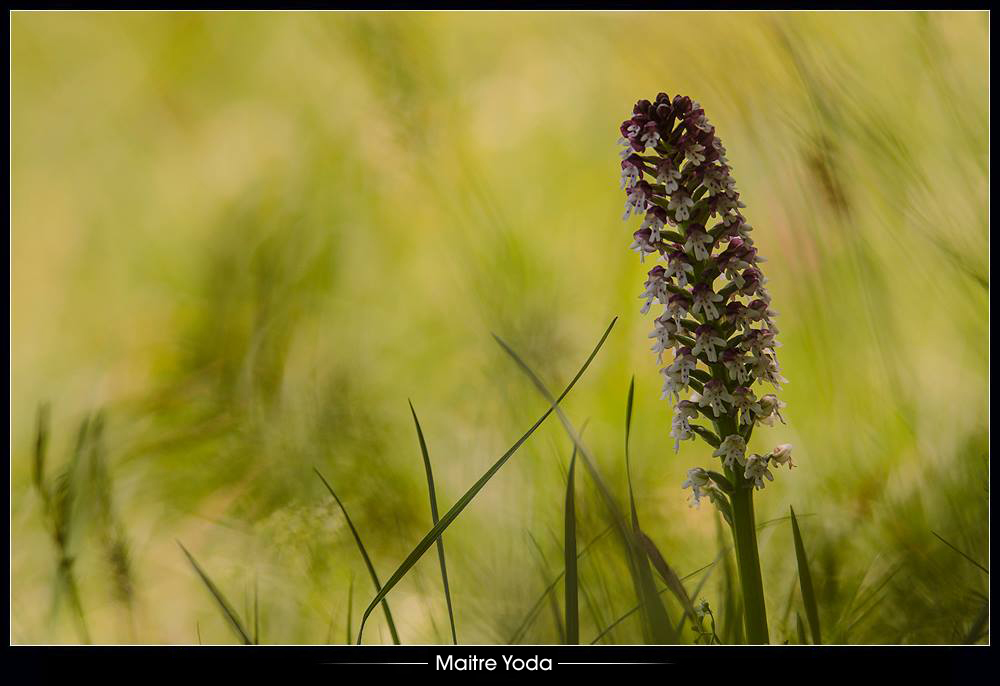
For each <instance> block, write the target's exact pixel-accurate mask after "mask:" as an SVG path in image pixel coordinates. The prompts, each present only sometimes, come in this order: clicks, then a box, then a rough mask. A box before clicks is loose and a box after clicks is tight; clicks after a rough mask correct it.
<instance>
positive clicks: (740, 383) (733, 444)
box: [619, 93, 792, 504]
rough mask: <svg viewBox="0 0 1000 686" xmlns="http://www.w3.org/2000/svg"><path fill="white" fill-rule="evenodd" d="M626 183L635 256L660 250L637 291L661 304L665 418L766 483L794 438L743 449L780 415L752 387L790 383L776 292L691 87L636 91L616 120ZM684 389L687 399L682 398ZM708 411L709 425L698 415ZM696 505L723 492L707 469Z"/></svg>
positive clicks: (694, 483)
mask: <svg viewBox="0 0 1000 686" xmlns="http://www.w3.org/2000/svg"><path fill="white" fill-rule="evenodd" d="M619 143H620V144H621V145H622V151H621V158H622V160H621V169H622V177H621V185H622V188H623V189H624V190H625V196H626V200H625V216H624V218H625V219H628V218H629V217H630V216H642V223H641V225H640V226H639V229H638V230H637V231H635V233H633V234H632V239H633V240H632V244H631V246H630V248H631V249H632V250H633V251H635V252H637V253H638V254H639V259H640V261H643V262H645V261H646V258H651V259H658V260H659V262H660V263H658V264H656V265H655V266H653V267H652V269H650V270H649V273H648V275H647V276H648V278H647V280H646V283H645V290H644V291H643V292H642V293H641V294H640V296H639V297H640V298H642V299H643V301H644V303H643V306H642V310H641V311H642V312H643V313H644V314H645V313H646V312H648V311H649V309H650V308H651V307H652V306H653V304H654V303H656V304H659V305H662V306H663V311H662V313H661V314H660V315H659V316H658V317H657V318H656V319H655V320H654V322H653V324H654V329H653V331H652V333H650V334H649V337H650V338H652V339H653V340H654V343H653V352H654V353H656V354H657V360H658V361H659V362H660V363H661V364H662V362H663V354H664V352H666V351H668V350H670V351H672V353H673V359H672V361H671V362H670V363H669V364H667V365H666V366H665V367H663V369H661V374H662V375H663V397H664V398H669V399H671V400H673V401H674V403H675V414H674V419H673V422H672V427H671V435H672V437H673V438H674V443H675V450H676V449H679V446H680V442H681V441H686V440H690V439H693V438H694V437H695V436H696V435H697V436H700V437H702V438H703V439H704V440H706V441H707V442H708V443H710V444H711V445H712V447H713V448H715V452H714V453H713V455H714V456H717V457H719V458H721V460H722V464H723V466H724V467H725V469H726V470H727V473H730V474H731V475H736V474H738V475H741V476H742V477H743V481H742V482H741V483H742V484H743V485H744V486H748V485H751V484H752V485H753V486H754V487H756V488H763V487H764V479H768V480H772V479H773V475H772V474H771V472H770V470H769V469H768V467H769V466H780V465H783V464H788V465H789V466H790V467H791V466H792V462H791V452H790V451H791V446H787V445H783V446H779V447H778V448H775V449H774V451H773V452H771V453H769V454H767V455H749V456H748V455H747V454H746V446H747V442H748V441H749V439H750V434H751V433H752V431H753V428H754V426H755V424H757V423H761V424H766V425H771V424H773V422H774V420H775V419H778V420H780V421H784V419H783V418H782V417H781V412H780V411H781V408H782V407H783V406H784V404H783V403H782V402H781V401H779V400H778V398H777V397H776V396H775V395H774V394H773V393H768V394H764V395H761V396H758V395H757V394H756V393H755V392H754V390H752V389H753V386H754V384H755V383H757V382H764V383H769V384H771V385H773V386H774V388H775V389H778V388H779V385H780V384H782V383H784V382H785V379H784V378H783V377H782V376H781V371H780V368H779V367H778V361H777V355H776V354H775V348H776V347H778V343H777V341H776V340H775V337H776V335H777V333H778V329H777V327H776V326H775V324H774V317H775V314H776V313H775V312H774V311H773V310H771V296H770V295H769V293H768V291H767V287H766V284H767V279H766V278H764V274H763V272H762V271H761V268H760V265H761V263H762V262H764V259H763V258H762V257H761V256H760V255H759V254H758V253H757V248H756V247H754V242H753V239H752V238H751V236H750V234H751V231H752V227H751V226H750V225H749V224H748V223H747V221H746V219H745V218H744V216H743V214H742V212H741V211H740V210H741V209H742V208H743V207H745V206H744V204H743V203H742V202H741V201H740V194H739V192H738V191H737V190H736V184H735V182H734V181H733V177H732V174H731V168H730V166H729V160H728V159H727V158H726V149H725V147H724V146H723V145H722V141H721V140H719V138H718V136H716V135H715V127H713V126H712V124H711V123H710V122H709V120H708V118H707V117H706V116H705V111H704V110H703V109H702V108H701V106H700V105H699V104H698V103H697V102H695V101H693V100H691V99H690V98H688V97H686V96H680V95H678V96H676V97H674V98H672V99H671V98H670V97H669V96H668V95H667V94H666V93H660V94H659V95H657V96H656V100H654V101H652V102H650V101H649V100H640V101H639V102H637V103H636V104H635V107H634V108H633V110H632V116H631V117H630V118H629V119H627V120H626V121H624V122H622V125H621V138H620V139H619ZM688 393H690V394H691V395H690V396H689V397H688V398H687V399H681V396H682V395H684V394H688ZM699 418H704V419H706V420H708V421H709V422H710V423H711V424H712V425H713V427H714V431H712V430H710V429H709V428H708V427H707V426H702V425H698V424H696V423H694V420H696V419H699ZM684 486H685V488H687V487H690V488H692V489H693V493H694V496H693V500H694V502H695V504H697V502H698V501H699V500H700V498H701V497H702V496H703V495H709V496H712V498H713V500H714V499H715V497H720V496H719V492H718V486H717V485H716V484H715V482H714V481H713V479H712V477H711V476H709V473H708V472H705V470H700V469H698V468H695V469H693V470H691V471H690V472H689V474H688V480H687V481H686V482H685V484H684Z"/></svg>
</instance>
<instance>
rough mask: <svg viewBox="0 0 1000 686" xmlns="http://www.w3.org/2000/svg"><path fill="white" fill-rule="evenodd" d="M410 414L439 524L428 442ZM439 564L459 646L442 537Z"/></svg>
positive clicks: (434, 518)
mask: <svg viewBox="0 0 1000 686" xmlns="http://www.w3.org/2000/svg"><path fill="white" fill-rule="evenodd" d="M410 413H411V414H412V415H413V424H414V425H415V426H416V427H417V439H418V440H419V441H420V454H421V455H423V458H424V471H425V472H426V473H427V493H428V495H429V496H430V500H431V523H433V524H437V523H438V519H439V518H438V506H437V495H435V493H434V472H433V471H432V470H431V456H430V454H428V452H427V442H426V441H425V440H424V432H423V429H421V428H420V420H419V419H417V411H416V410H415V409H413V403H412V402H411V403H410ZM437 551H438V562H439V563H440V565H441V582H442V583H443V584H444V599H445V602H446V603H447V604H448V622H449V623H450V624H451V642H452V643H453V644H455V645H458V632H457V631H456V630H455V612H454V610H453V609H452V605H451V588H450V587H449V586H448V565H447V564H446V563H445V557H444V541H443V540H442V537H441V536H438V538H437Z"/></svg>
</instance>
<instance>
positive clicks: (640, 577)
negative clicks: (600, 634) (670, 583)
mask: <svg viewBox="0 0 1000 686" xmlns="http://www.w3.org/2000/svg"><path fill="white" fill-rule="evenodd" d="M493 338H495V339H496V341H497V343H498V344H499V345H500V347H502V348H503V349H504V351H505V352H506V353H507V354H508V355H510V357H511V359H513V360H514V362H515V363H516V364H517V366H518V367H519V368H520V369H521V371H522V372H524V374H525V375H526V376H527V377H528V378H529V379H530V380H531V382H532V384H534V386H535V388H536V389H538V392H539V393H541V394H542V396H543V397H544V398H546V399H547V400H548V401H549V402H550V403H552V405H553V407H554V408H555V411H556V416H557V417H558V418H559V421H560V422H561V423H562V425H563V428H564V429H565V430H566V433H567V434H568V435H569V437H570V439H571V440H572V441H573V443H574V445H576V446H577V448H578V449H579V452H580V456H581V457H582V458H583V464H584V466H585V467H586V468H587V472H588V473H589V474H590V477H591V479H592V480H593V482H594V485H595V486H597V490H598V493H600V495H601V498H602V500H603V501H604V505H605V507H606V508H607V510H608V513H609V514H610V515H611V518H612V521H613V523H614V524H615V525H616V528H617V530H618V533H619V535H620V536H621V539H622V542H623V545H624V547H625V556H626V559H627V561H628V565H629V574H630V575H631V577H632V583H633V586H634V587H635V591H636V595H637V596H638V598H639V603H640V606H641V607H642V608H643V627H644V630H645V633H646V635H647V639H648V640H650V641H652V642H653V643H657V644H668V643H672V642H674V640H675V639H676V636H674V634H673V626H672V625H671V622H670V617H669V616H668V615H667V611H666V608H665V607H664V606H663V602H662V601H661V600H660V597H659V594H658V593H657V592H656V586H655V584H654V583H653V577H652V573H651V572H650V570H649V564H648V562H647V560H646V556H645V554H644V553H643V551H642V548H641V546H640V544H639V542H638V539H637V537H636V536H635V534H634V532H633V530H632V528H630V527H629V525H628V523H627V522H626V520H625V517H624V515H623V514H622V512H621V510H620V509H619V507H618V503H617V502H616V501H615V498H614V496H613V495H612V493H611V489H609V488H608V486H607V484H606V483H605V482H604V479H603V478H602V477H601V473H600V471H598V469H597V462H596V461H595V460H594V458H593V457H592V456H591V454H590V451H589V450H588V449H587V447H586V446H585V445H584V444H583V442H582V441H581V439H580V435H579V433H578V432H577V431H576V430H574V428H573V425H572V424H571V423H570V421H569V419H567V417H566V413H565V412H563V411H562V408H560V407H559V406H558V404H556V403H555V402H553V401H554V399H553V397H552V393H551V392H550V391H549V389H548V388H547V387H546V386H545V384H544V383H542V380H541V379H539V378H538V375H537V374H535V372H534V371H533V370H532V369H531V367H529V366H528V365H527V363H525V362H524V360H522V359H521V357H520V356H519V355H518V354H517V353H516V352H514V350H513V349H512V348H511V347H510V346H509V345H507V343H506V342H504V340H503V339H501V338H500V337H499V336H497V335H495V334H494V336H493ZM626 419H628V417H626ZM633 513H634V511H633Z"/></svg>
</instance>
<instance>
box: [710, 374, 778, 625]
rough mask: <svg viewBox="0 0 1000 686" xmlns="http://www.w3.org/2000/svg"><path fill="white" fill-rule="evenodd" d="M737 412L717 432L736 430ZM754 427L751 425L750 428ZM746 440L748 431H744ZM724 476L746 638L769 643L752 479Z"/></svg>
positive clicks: (736, 474) (723, 419)
mask: <svg viewBox="0 0 1000 686" xmlns="http://www.w3.org/2000/svg"><path fill="white" fill-rule="evenodd" d="M712 371H713V373H714V374H715V377H716V378H718V379H720V380H721V379H723V378H724V370H723V368H722V366H721V365H714V366H713V367H712ZM738 422H739V418H738V416H723V417H720V418H719V419H718V420H716V421H715V426H716V429H717V430H718V431H719V435H720V436H729V435H731V434H735V433H737V431H738V429H737V427H738V426H739V424H738ZM752 428H753V427H752V426H751V429H752ZM743 436H744V438H745V439H746V440H747V442H749V440H750V432H749V431H748V432H747V433H746V434H744V435H743ZM725 471H726V476H727V477H728V479H729V481H730V483H731V484H732V486H733V492H732V493H730V494H729V500H730V504H731V506H732V519H733V522H732V524H733V525H732V529H733V543H734V544H735V546H736V566H737V569H739V575H740V586H741V587H742V589H743V612H744V616H743V619H744V624H745V626H746V635H747V642H748V643H753V644H765V643H770V639H769V637H768V632H767V609H766V608H765V607H764V582H763V580H762V579H761V574H760V554H759V553H758V551H757V518H756V516H755V515H754V511H753V490H754V489H753V483H752V482H751V481H750V480H749V479H747V478H746V477H744V476H743V473H742V471H741V470H739V469H736V470H733V469H729V468H728V467H727V468H726V470H725Z"/></svg>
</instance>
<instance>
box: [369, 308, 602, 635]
mask: <svg viewBox="0 0 1000 686" xmlns="http://www.w3.org/2000/svg"><path fill="white" fill-rule="evenodd" d="M616 321H618V317H615V318H614V319H612V320H611V324H609V325H608V328H607V329H606V330H605V331H604V335H603V336H601V339H600V340H599V341H598V342H597V345H596V346H594V350H593V351H592V352H591V353H590V356H589V357H588V358H587V359H586V361H585V362H584V363H583V366H582V367H580V371H578V372H577V373H576V376H574V377H573V379H572V380H571V381H570V382H569V385H568V386H566V388H565V389H564V390H563V392H562V393H561V394H560V395H559V397H558V398H557V399H556V400H555V402H553V403H552V404H551V405H550V407H549V409H547V410H546V411H545V413H544V414H543V415H542V416H541V417H539V418H538V421H536V422H535V423H534V424H533V425H532V426H531V428H530V429H528V430H527V431H526V432H525V433H524V435H522V436H521V437H520V438H519V439H517V441H516V442H515V443H514V445H512V446H511V447H510V449H509V450H508V451H507V452H506V453H504V454H503V455H502V456H501V457H500V459H499V460H497V461H496V462H495V463H494V464H493V466H492V467H490V468H489V469H488V470H487V471H486V473H485V474H483V476H482V477H480V479H479V481H477V482H476V483H475V484H473V486H472V488H470V489H469V490H468V491H466V492H465V495H463V496H462V497H461V498H459V499H458V502H456V503H455V504H454V505H453V506H452V507H451V509H450V510H448V511H447V512H446V513H445V514H444V516H443V517H441V519H440V520H439V521H438V523H437V524H435V525H434V526H433V527H432V528H431V530H430V531H428V532H427V534H426V535H425V536H424V537H423V539H421V541H420V542H419V543H418V544H417V546H416V547H415V548H414V549H413V551H412V552H411V553H410V554H409V555H407V556H406V559H405V560H403V562H402V564H400V565H399V567H398V568H397V569H396V571H395V572H393V573H392V576H390V577H389V580H388V581H386V582H385V586H383V587H382V590H380V591H379V592H378V594H377V595H376V596H375V598H373V599H372V601H371V603H369V604H368V607H367V608H366V609H365V612H364V614H363V615H362V617H361V626H360V627H358V640H357V642H358V643H359V644H360V643H361V637H362V635H363V633H364V628H365V622H367V621H368V617H369V615H371V613H372V610H373V609H374V608H375V606H376V605H378V603H379V602H380V601H381V600H382V599H383V598H385V596H386V595H387V594H388V593H389V591H391V590H392V589H393V588H395V586H396V584H398V583H399V581H400V580H401V579H402V578H403V577H404V576H406V574H407V572H409V571H410V569H412V568H413V565H415V564H416V563H417V561H418V560H419V559H420V558H421V557H423V554H424V553H425V552H427V549H428V548H430V547H431V544H433V543H434V541H436V540H437V538H438V537H439V536H440V535H441V534H442V533H443V532H444V530H445V529H447V528H448V527H449V526H451V523H452V522H454V521H455V519H457V518H458V515H460V514H462V511H463V510H464V509H465V508H466V507H468V505H469V503H471V502H472V500H473V498H475V497H476V495H477V494H478V493H479V491H481V490H482V489H483V487H484V486H485V485H486V484H487V483H489V480H490V479H492V478H493V475H494V474H496V473H497V472H498V471H500V468H501V467H503V466H504V465H505V464H506V463H507V460H509V459H510V457H511V455H513V454H514V453H515V452H517V449H518V448H520V447H521V446H522V445H523V444H524V442H525V441H526V440H528V438H530V437H531V435H532V434H533V433H535V430H536V429H538V427H540V426H541V425H542V422H544V421H545V420H546V419H548V417H549V415H550V414H552V412H553V410H555V409H556V408H557V407H558V404H559V402H561V401H562V399H563V398H565V397H566V395H567V394H569V392H570V391H571V390H573V387H574V386H575V385H576V382H577V381H579V380H580V377H581V376H583V373H584V372H585V371H587V368H588V367H589V366H590V363H591V362H592V361H593V360H594V358H595V357H597V353H598V352H599V351H600V349H601V347H603V346H604V341H605V340H607V338H608V335H609V334H610V333H611V329H612V328H613V327H614V325H615V322H616Z"/></svg>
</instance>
